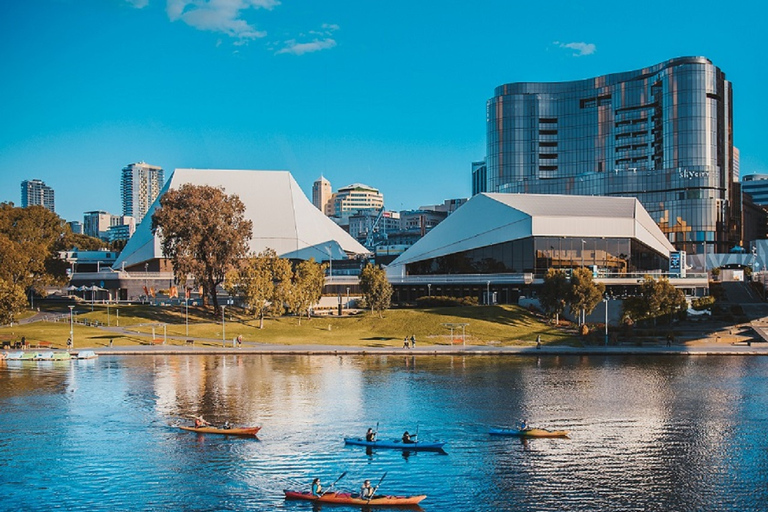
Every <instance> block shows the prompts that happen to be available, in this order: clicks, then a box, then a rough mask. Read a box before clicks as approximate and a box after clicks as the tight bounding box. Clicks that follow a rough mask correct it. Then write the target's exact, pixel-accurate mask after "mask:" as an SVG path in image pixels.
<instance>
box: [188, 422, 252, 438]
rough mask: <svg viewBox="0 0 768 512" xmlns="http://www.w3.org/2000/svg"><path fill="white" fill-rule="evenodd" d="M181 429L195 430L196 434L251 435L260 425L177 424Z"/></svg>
mask: <svg viewBox="0 0 768 512" xmlns="http://www.w3.org/2000/svg"><path fill="white" fill-rule="evenodd" d="M178 427H179V428H180V429H181V430H187V431H189V432H197V433H198V434H224V435H227V436H253V437H256V434H258V433H259V430H261V427H229V428H224V427H214V426H208V427H186V426H183V425H178Z"/></svg>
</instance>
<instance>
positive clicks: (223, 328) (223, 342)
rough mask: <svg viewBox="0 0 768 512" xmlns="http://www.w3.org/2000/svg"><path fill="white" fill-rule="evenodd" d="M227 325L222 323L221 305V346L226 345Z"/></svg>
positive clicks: (222, 309) (222, 311)
mask: <svg viewBox="0 0 768 512" xmlns="http://www.w3.org/2000/svg"><path fill="white" fill-rule="evenodd" d="M226 332H227V326H226V325H225V324H224V306H221V346H222V347H226V346H227V334H226Z"/></svg>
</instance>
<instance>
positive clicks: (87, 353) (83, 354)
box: [77, 350, 98, 359]
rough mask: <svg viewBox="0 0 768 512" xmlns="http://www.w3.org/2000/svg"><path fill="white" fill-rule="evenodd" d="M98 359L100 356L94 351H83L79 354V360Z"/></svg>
mask: <svg viewBox="0 0 768 512" xmlns="http://www.w3.org/2000/svg"><path fill="white" fill-rule="evenodd" d="M96 357H98V354H96V352H94V351H93V350H81V351H80V352H78V353H77V358H78V359H94V358H96Z"/></svg>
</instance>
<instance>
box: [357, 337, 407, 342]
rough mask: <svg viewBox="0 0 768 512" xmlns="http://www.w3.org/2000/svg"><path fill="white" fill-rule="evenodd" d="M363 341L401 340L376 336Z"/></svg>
mask: <svg viewBox="0 0 768 512" xmlns="http://www.w3.org/2000/svg"><path fill="white" fill-rule="evenodd" d="M361 339H362V340H363V341H390V340H399V339H400V338H393V337H391V336H375V337H373V338H361Z"/></svg>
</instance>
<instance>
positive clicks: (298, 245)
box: [71, 169, 370, 300]
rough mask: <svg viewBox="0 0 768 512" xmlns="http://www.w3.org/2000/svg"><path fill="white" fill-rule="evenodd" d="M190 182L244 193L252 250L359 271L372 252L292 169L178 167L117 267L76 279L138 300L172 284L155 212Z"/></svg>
mask: <svg viewBox="0 0 768 512" xmlns="http://www.w3.org/2000/svg"><path fill="white" fill-rule="evenodd" d="M187 183H191V184H193V185H208V186H212V187H221V188H223V189H224V192H225V193H226V194H236V195H237V196H238V197H239V198H240V200H241V201H242V202H243V204H244V205H245V214H244V216H245V218H246V219H247V220H250V221H252V222H253V236H252V238H251V240H250V242H249V249H250V251H251V252H253V253H254V254H257V253H260V252H262V251H264V250H265V249H267V248H269V249H273V250H274V251H275V252H276V253H277V254H278V256H280V257H283V258H288V259H292V260H308V259H310V258H314V259H315V261H318V262H326V261H329V259H331V260H333V262H332V265H333V267H334V270H335V273H336V274H339V273H343V269H344V267H345V265H344V264H345V263H347V262H348V263H349V265H347V266H348V267H349V268H352V267H354V269H356V270H359V267H360V262H359V261H357V259H358V258H359V257H364V256H367V255H368V254H370V253H369V251H368V250H367V249H366V248H365V247H363V246H362V245H361V244H360V243H358V242H357V241H356V240H355V239H354V238H352V237H351V236H350V235H349V233H347V232H346V231H344V230H343V229H342V228H340V227H339V226H338V225H337V224H336V223H335V222H333V220H331V219H330V218H328V217H326V216H325V215H323V213H322V212H321V211H320V210H318V209H317V208H315V206H314V205H313V204H312V203H311V202H310V201H309V199H308V198H307V197H306V196H305V195H304V193H303V192H302V190H301V188H300V187H299V185H298V183H296V180H294V179H293V176H292V175H291V173H290V172H288V171H261V170H258V171H257V170H219V169H176V170H175V171H174V173H173V175H172V176H171V178H170V179H169V180H168V182H167V183H166V184H165V187H164V188H163V190H162V191H161V192H160V195H159V196H158V198H157V199H156V200H155V202H154V204H152V206H151V207H150V209H149V211H148V212H147V215H146V216H145V217H144V219H143V220H142V222H141V224H140V225H139V226H138V227H137V228H136V232H135V233H134V235H133V236H132V237H131V239H130V240H129V241H128V243H127V244H126V246H125V248H124V249H123V251H122V252H121V253H120V256H119V257H118V259H117V260H116V261H115V263H114V265H113V266H112V269H110V271H105V272H89V273H77V274H75V275H74V276H73V277H72V280H71V283H72V284H73V285H86V286H92V285H95V286H100V287H101V288H105V289H106V290H109V291H113V294H112V296H113V298H119V299H120V300H132V299H135V298H136V297H137V296H139V295H142V294H143V288H144V287H148V288H149V287H155V288H157V289H162V288H164V287H165V288H167V287H169V286H170V284H172V283H173V280H174V276H173V268H172V266H171V263H170V261H169V260H167V259H165V258H164V256H163V253H162V248H161V245H160V244H161V240H160V236H159V235H157V234H154V233H152V214H153V213H154V211H155V210H156V209H157V208H158V207H159V204H160V198H162V196H163V195H164V194H165V192H167V191H168V190H169V189H177V188H179V187H181V186H182V185H184V184H187ZM115 294H116V295H115Z"/></svg>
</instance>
